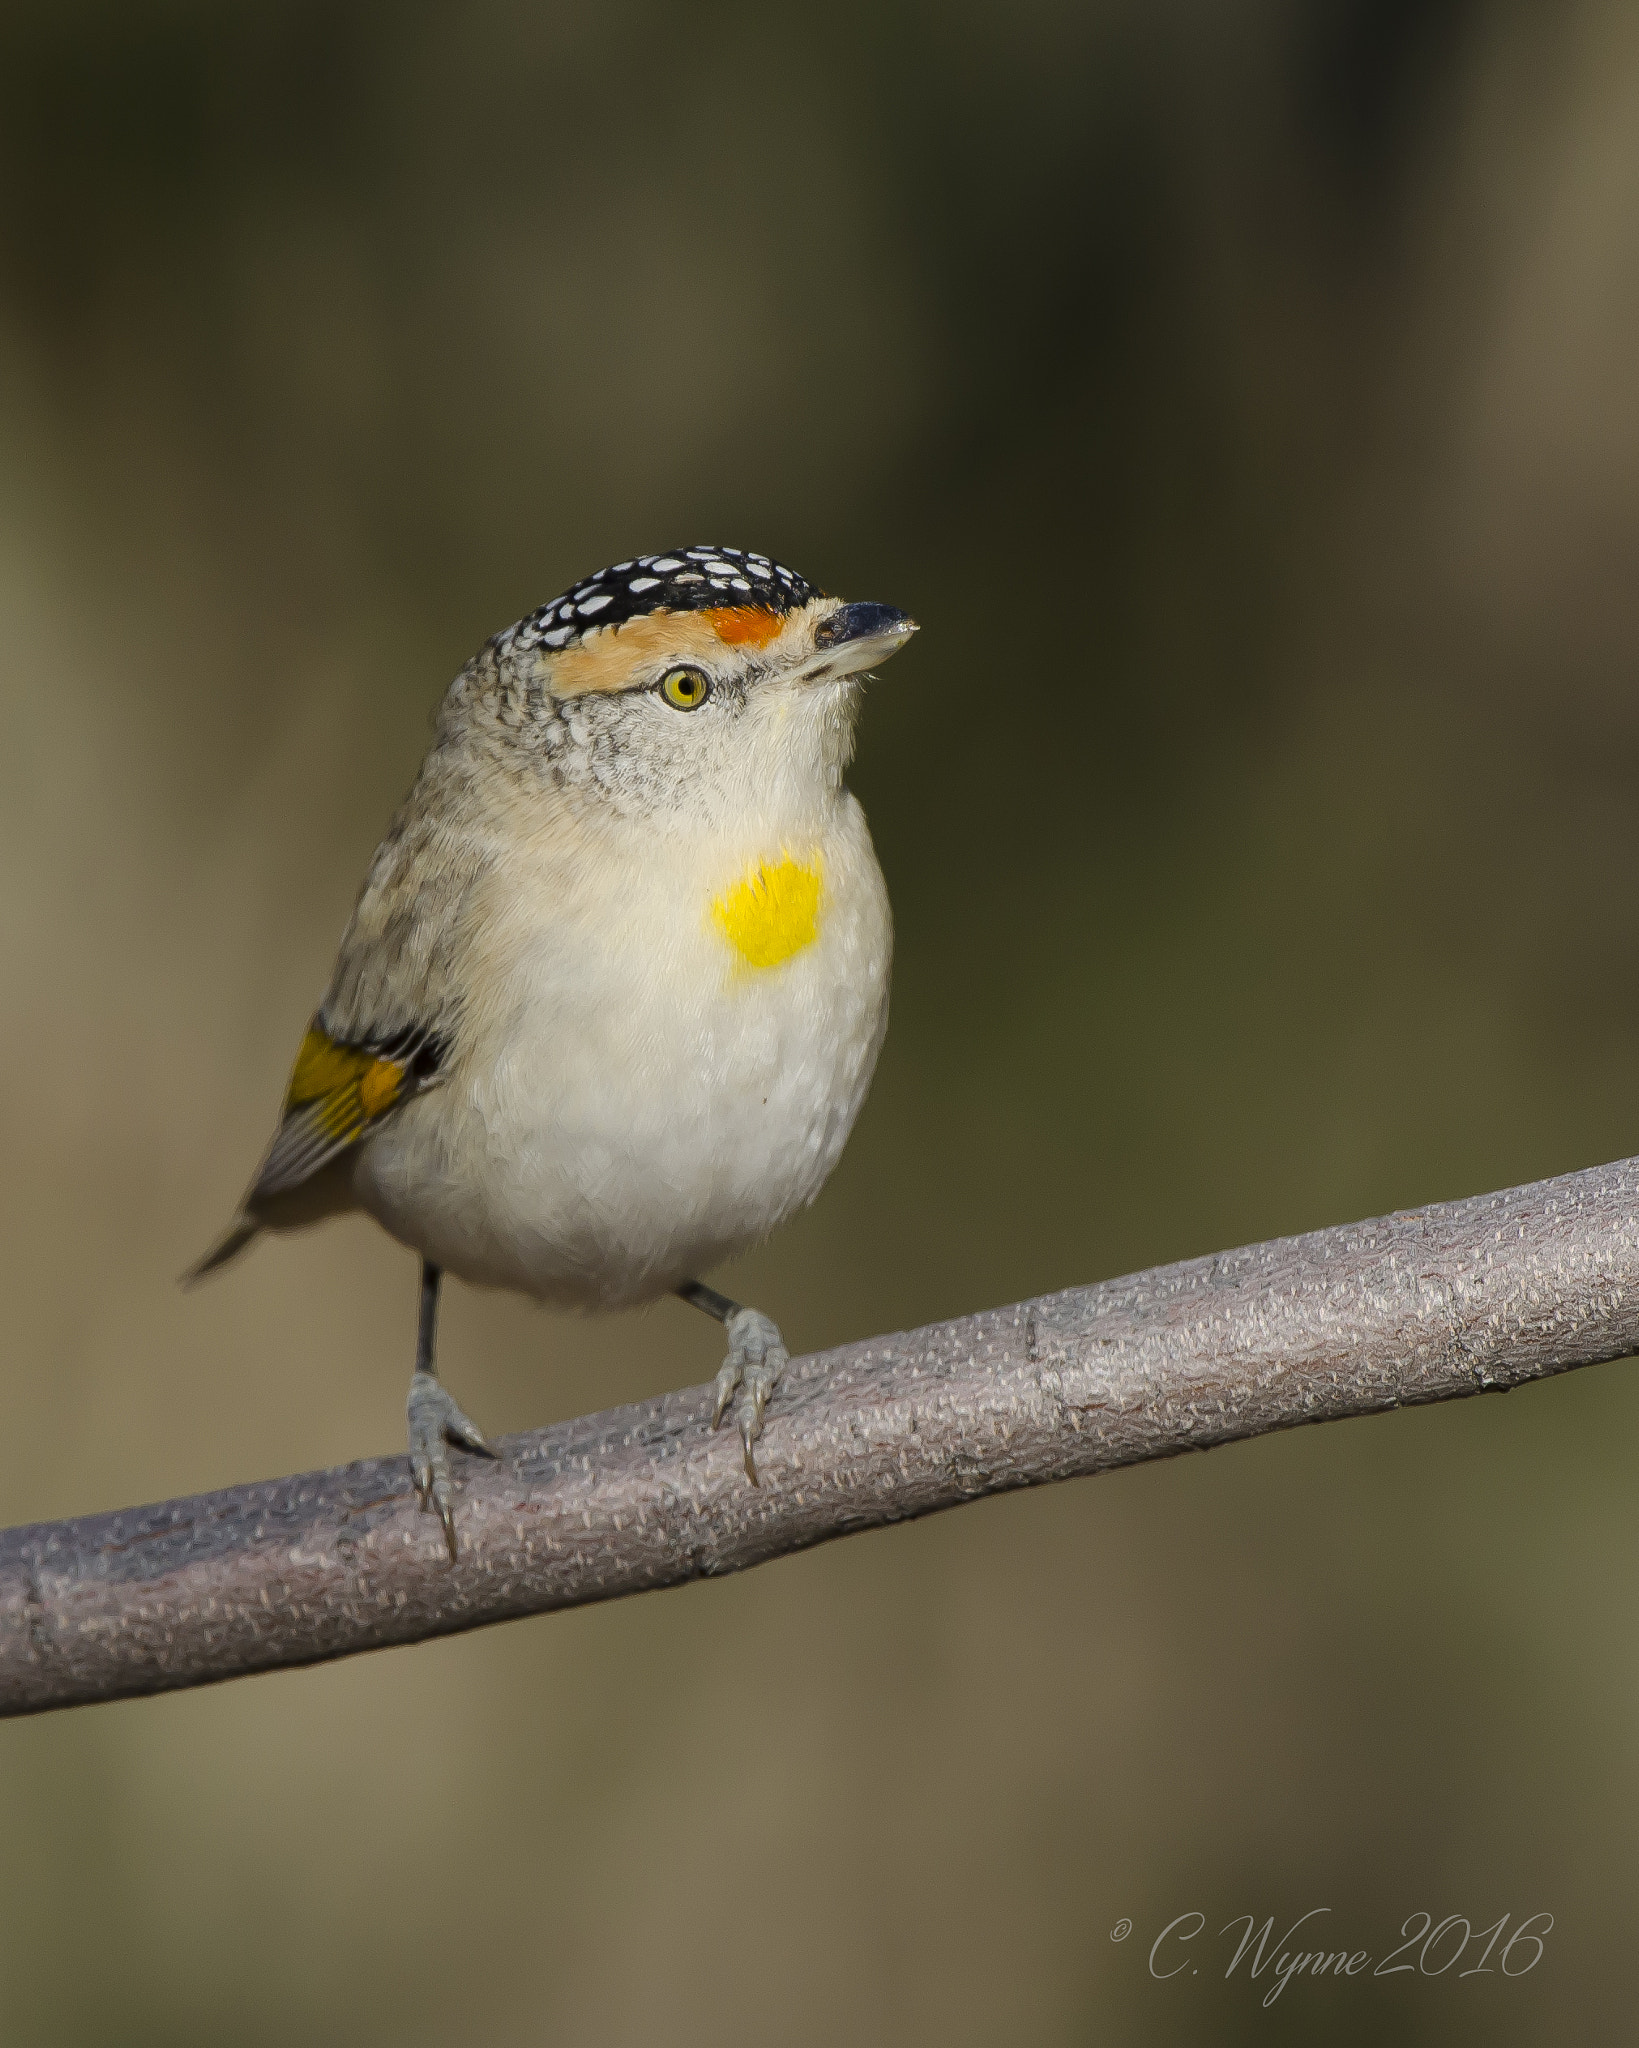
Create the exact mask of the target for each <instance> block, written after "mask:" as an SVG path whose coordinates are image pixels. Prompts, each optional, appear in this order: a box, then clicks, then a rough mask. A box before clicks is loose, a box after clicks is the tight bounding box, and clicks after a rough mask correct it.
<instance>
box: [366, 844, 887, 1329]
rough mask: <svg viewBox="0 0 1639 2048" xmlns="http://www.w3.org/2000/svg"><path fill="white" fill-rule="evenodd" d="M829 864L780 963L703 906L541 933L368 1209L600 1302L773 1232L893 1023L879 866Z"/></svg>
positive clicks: (548, 1289)
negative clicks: (809, 933) (490, 1021)
mask: <svg viewBox="0 0 1639 2048" xmlns="http://www.w3.org/2000/svg"><path fill="white" fill-rule="evenodd" d="M866 846H867V850H868V841H867V842H866ZM829 869H830V871H829V872H828V876H827V887H826V892H825V900H824V902H823V906H822V915H821V917H820V919H819V921H818V927H817V930H816V932H815V936H814V938H813V940H812V942H811V943H807V944H805V945H803V946H802V947H801V948H800V949H799V950H798V951H796V952H795V953H794V954H793V955H791V956H790V957H787V958H782V959H780V960H778V961H777V962H775V963H773V964H770V965H756V964H753V963H752V962H750V961H749V960H747V959H746V958H744V957H742V956H741V955H740V954H738V953H736V952H735V951H734V949H733V947H732V946H731V945H730V944H729V943H728V942H727V941H726V940H725V936H724V933H723V931H722V930H721V929H715V928H713V925H712V922H711V920H710V919H709V918H706V917H702V916H700V915H698V914H695V915H688V914H684V913H679V914H675V915H672V916H670V917H669V918H666V919H658V918H657V919H654V920H652V921H651V920H645V921H644V922H643V923H641V924H638V923H635V922H632V921H630V920H628V921H627V922H626V923H625V924H624V925H623V924H622V923H621V921H620V920H618V919H616V920H610V921H607V922H605V923H604V925H603V928H602V929H598V930H592V931H586V932H582V931H580V930H578V929H574V928H572V929H571V930H569V931H568V932H566V931H565V930H564V929H563V926H562V924H561V922H560V923H558V924H556V925H555V926H554V928H553V929H552V931H551V932H550V933H543V934H542V937H541V944H540V945H539V947H538V948H525V949H524V950H523V953H522V955H521V959H520V964H519V967H518V970H517V973H516V975H515V977H514V983H513V987H512V991H511V1000H510V1002H509V1004H508V1005H507V1007H506V1012H505V1014H504V1015H503V1016H502V1017H500V1018H499V1019H498V1020H497V1022H496V1028H495V1029H494V1030H493V1032H491V1033H490V1034H489V1043H488V1045H487V1046H486V1045H484V1044H483V1043H482V1042H481V1043H480V1045H479V1047H478V1049H477V1051H476V1053H475V1055H474V1057H473V1058H471V1059H470V1060H469V1061H468V1062H467V1063H466V1065H465V1068H464V1070H463V1071H462V1072H461V1073H459V1074H452V1075H451V1078H450V1080H449V1081H448V1082H447V1083H445V1084H444V1085H442V1086H440V1087H437V1088H434V1089H432V1090H430V1091H429V1092H428V1093H427V1094H426V1095H424V1096H422V1097H420V1098H418V1099H417V1100H415V1101H413V1102H411V1103H410V1104H408V1105H406V1108H405V1111H404V1112H403V1114H402V1115H401V1116H400V1117H399V1118H397V1119H395V1120H394V1121H393V1122H392V1123H391V1124H389V1125H388V1126H386V1127H384V1129H383V1130H382V1132H381V1133H380V1134H379V1136H378V1137H376V1138H375V1139H373V1140H372V1141H371V1143H370V1145H369V1146H368V1147H367V1148H366V1152H365V1156H364V1158H363V1159H361V1162H360V1170H359V1179H358V1183H357V1186H358V1192H359V1196H360V1199H361V1200H362V1201H363V1202H364V1205H365V1206H366V1207H367V1208H369V1209H371V1210H372V1211H373V1212H374V1213H375V1214H376V1215H377V1216H378V1217H380V1219H381V1220H382V1222H383V1223H385V1224H386V1226H387V1227H388V1229H390V1230H392V1231H393V1232H394V1234H395V1235H397V1236H399V1237H401V1238H403V1239H404V1240H405V1241H406V1242H408V1243H410V1244H412V1245H414V1246H415V1247H416V1248H417V1249H419V1250H421V1251H422V1252H424V1253H425V1254H426V1255H427V1256H429V1257H431V1258H434V1259H436V1260H437V1261H438V1263H439V1264H441V1265H443V1266H445V1267H447V1268H448V1269H449V1270H450V1271H452V1272H455V1273H457V1274H459V1275H461V1276H463V1277H464V1278H467V1279H470V1280H474V1281H478V1282H481V1283H487V1284H495V1285H502V1286H511V1287H518V1288H521V1289H523V1290H525V1291H526V1292H529V1293H532V1294H536V1295H538V1296H540V1297H542V1298H543V1299H547V1300H554V1301H559V1302H565V1303H573V1304H577V1305H582V1306H616V1305H620V1304H623V1303H630V1302H637V1301H643V1300H650V1299H653V1298H655V1297H656V1296H658V1295H660V1294H662V1293H664V1292H665V1291H666V1290H668V1289H669V1288H671V1287H673V1286H675V1285H676V1284H677V1282H678V1281H679V1280H681V1279H684V1278H687V1277H690V1276H692V1275H693V1274H695V1273H698V1272H700V1271H702V1270H704V1269H706V1268H708V1267H710V1266H711V1265H712V1264H714V1263H715V1262H716V1261H717V1260H719V1259H721V1258H724V1257H726V1256H728V1255H729V1254H731V1253H733V1252H736V1251H738V1250H741V1249H743V1248H745V1247H746V1246H748V1245H750V1244H753V1243H755V1242H757V1241H758V1240H759V1239H760V1238H762V1237H763V1236H764V1235H765V1234H766V1233H767V1232H768V1231H770V1230H771V1229H773V1228H774V1227H775V1226H776V1225H777V1224H778V1223H780V1222H781V1221H783V1220H784V1219H785V1218H786V1217H787V1216H789V1215H790V1214H791V1213H792V1212H793V1211H794V1210H795V1209H797V1208H799V1207H801V1206H802V1205H803V1204H804V1203H806V1202H809V1201H811V1200H812V1199H813V1197H814V1196H815V1195H816V1194H817V1193H818V1192H819V1189H820V1187H821V1185H822V1183H823V1182H824V1180H825V1178H826V1176H827V1175H828V1174H829V1173H830V1171H831V1168H832V1167H833V1166H834V1165H835V1164H836V1161H837V1158H838V1156H839V1154H840V1153H841V1151H842V1147H843V1144H844V1142H845V1141H846V1139H847V1136H848V1133H849V1130H850V1129H851V1128H852V1125H853V1122H854V1118H855V1116H856V1115H857V1113H858V1111H859V1107H860V1104H861V1103H862V1101H863V1100H864V1096H865V1091H866V1089H867V1087H868V1085H869V1082H870V1078H871V1072H872V1069H873V1068H874V1066H875V1063H876V1056H877V1052H878V1050H879V1048H880V1046H881V1042H882V1034H883V1030H884V1028H885V1025H886V1021H887V994H888V966H889V952H890V944H891V937H890V928H889V920H888V913H887V902H886V895H885V892H884V890H883V888H882V883H881V877H880V875H879V874H878V872H877V870H876V866H875V861H874V858H871V859H869V860H868V871H865V870H862V871H859V872H855V871H854V869H853V868H852V867H851V866H850V865H848V864H846V863H844V862H842V861H839V860H833V861H832V862H831V863H830V864H829ZM719 922H720V921H719Z"/></svg>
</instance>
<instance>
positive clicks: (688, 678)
mask: <svg viewBox="0 0 1639 2048" xmlns="http://www.w3.org/2000/svg"><path fill="white" fill-rule="evenodd" d="M660 694H661V696H662V697H664V698H665V700H666V702H667V703H668V704H669V705H670V706H671V707H672V709H673V710H674V711H698V710H699V709H700V706H701V705H702V704H704V703H705V701H706V699H707V698H708V697H709V696H710V695H711V678H710V676H708V675H705V674H703V673H702V672H701V671H700V670H699V669H697V668H669V669H667V671H666V673H665V674H664V675H663V676H662V677H661V678H660Z"/></svg>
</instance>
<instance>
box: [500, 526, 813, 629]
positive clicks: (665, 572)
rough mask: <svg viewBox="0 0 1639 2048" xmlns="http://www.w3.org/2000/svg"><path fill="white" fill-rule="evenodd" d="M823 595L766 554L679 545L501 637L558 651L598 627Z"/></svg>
mask: <svg viewBox="0 0 1639 2048" xmlns="http://www.w3.org/2000/svg"><path fill="white" fill-rule="evenodd" d="M819 595H820V592H819V591H817V590H816V589H815V588H814V586H813V584H811V583H810V582H808V581H807V580H806V578H804V577H801V576H799V575H798V574H797V572H796V570H795V569H787V568H786V567H785V565H784V564H783V563H781V562H776V561H773V560H771V559H770V557H769V556H767V555H755V554H750V553H748V552H747V551H746V550H745V549H744V548H706V547H700V548H678V549H676V550H675V551H674V552H673V553H671V554H669V555H639V556H638V557H637V558H636V559H635V560H633V561H630V562H617V563H616V564H615V566H614V567H613V568H612V569H600V570H599V571H598V573H597V575H595V576H588V577H587V578H586V580H585V581H584V582H583V583H577V584H576V585H575V586H574V588H573V589H572V590H566V591H565V592H564V594H563V596H562V597H556V598H554V599H553V600H552V602H551V603H550V604H543V605H542V606H541V607H540V609H539V610H538V611H533V612H531V613H530V614H529V616H528V618H526V619H520V620H519V621H518V623H517V625H515V626H513V627H511V628H510V629H509V630H508V631H507V632H506V633H504V634H503V635H502V636H501V637H502V638H503V639H504V640H506V641H509V642H510V643H511V645H513V646H514V647H517V648H520V649H528V648H531V647H548V648H551V649H552V651H553V652H554V653H556V652H557V651H558V650H559V649H560V648H563V647H569V646H572V645H573V644H574V643H575V642H576V641H577V640H579V639H581V638H582V637H583V636H584V635H585V634H587V633H590V632H593V631H595V630H596V629H597V628H598V627H600V626H621V625H624V624H625V623H626V621H627V620H628V619H640V618H644V617H646V616H647V614H648V613H650V612H698V611H707V610H710V609H712V608H713V607H715V606H718V605H722V606H728V605H748V606H749V605H756V606H760V607H761V608H762V609H764V610H766V611H774V612H789V611H795V610H796V609H797V607H798V606H799V605H805V604H807V603H808V602H809V600H810V599H811V598H815V597H818V596H819Z"/></svg>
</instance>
